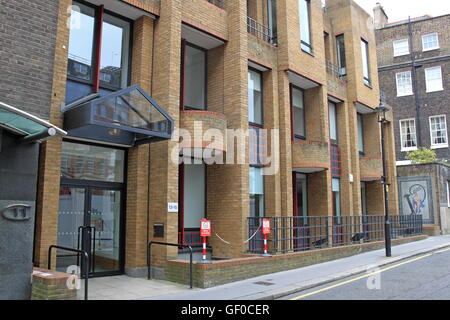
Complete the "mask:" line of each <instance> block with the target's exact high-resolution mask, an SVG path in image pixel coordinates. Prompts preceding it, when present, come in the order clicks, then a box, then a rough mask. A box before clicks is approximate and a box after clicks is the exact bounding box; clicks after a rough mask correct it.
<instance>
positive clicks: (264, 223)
mask: <svg viewBox="0 0 450 320" xmlns="http://www.w3.org/2000/svg"><path fill="white" fill-rule="evenodd" d="M262 232H263V234H270V220H269V219H263V221H262Z"/></svg>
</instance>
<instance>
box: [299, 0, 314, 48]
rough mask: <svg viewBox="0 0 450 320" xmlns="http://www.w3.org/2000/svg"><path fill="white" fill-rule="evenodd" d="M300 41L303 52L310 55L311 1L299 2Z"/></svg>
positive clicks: (300, 0) (302, 0) (303, 0)
mask: <svg viewBox="0 0 450 320" xmlns="http://www.w3.org/2000/svg"><path fill="white" fill-rule="evenodd" d="M298 6H299V11H300V12H299V18H300V41H301V48H302V50H303V51H306V52H308V53H312V43H311V1H310V0H299V2H298Z"/></svg>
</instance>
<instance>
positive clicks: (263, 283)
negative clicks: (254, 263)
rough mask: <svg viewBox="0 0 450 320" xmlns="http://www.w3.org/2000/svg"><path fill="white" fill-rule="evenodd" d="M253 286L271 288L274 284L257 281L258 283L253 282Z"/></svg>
mask: <svg viewBox="0 0 450 320" xmlns="http://www.w3.org/2000/svg"><path fill="white" fill-rule="evenodd" d="M253 284H257V285H260V286H273V285H274V284H275V283H272V282H267V281H258V282H253Z"/></svg>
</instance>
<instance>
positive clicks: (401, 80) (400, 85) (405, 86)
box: [395, 71, 413, 97]
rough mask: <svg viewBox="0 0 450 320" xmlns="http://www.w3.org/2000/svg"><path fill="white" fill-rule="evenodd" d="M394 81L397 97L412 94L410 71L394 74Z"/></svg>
mask: <svg viewBox="0 0 450 320" xmlns="http://www.w3.org/2000/svg"><path fill="white" fill-rule="evenodd" d="M395 79H396V83H397V97H403V96H409V95H412V94H413V88H412V80H411V71H406V72H399V73H396V74H395Z"/></svg>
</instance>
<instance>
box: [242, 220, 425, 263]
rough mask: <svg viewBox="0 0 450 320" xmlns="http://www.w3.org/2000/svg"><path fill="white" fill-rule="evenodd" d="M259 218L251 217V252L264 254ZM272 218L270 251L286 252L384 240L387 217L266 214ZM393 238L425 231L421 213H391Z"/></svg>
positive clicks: (269, 241)
mask: <svg viewBox="0 0 450 320" xmlns="http://www.w3.org/2000/svg"><path fill="white" fill-rule="evenodd" d="M262 219H263V218H260V217H250V218H248V232H249V238H251V239H250V241H249V248H248V251H249V252H250V253H262V252H263V245H264V238H263V235H262V232H261V229H260V226H261V224H262ZM266 219H269V220H270V225H271V230H272V232H271V234H270V236H269V238H268V244H269V245H268V249H269V252H270V253H272V254H274V253H286V252H295V251H305V250H315V249H322V248H327V247H339V246H348V245H352V244H357V243H362V242H373V241H382V240H383V239H384V230H385V216H384V215H363V216H340V217H328V216H326V217H325V216H324V217H320V216H317V217H266ZM389 220H390V222H391V238H392V239H397V238H401V237H409V236H413V235H418V234H422V233H423V220H422V216H420V215H408V216H406V215H400V216H399V215H392V216H390V217H389Z"/></svg>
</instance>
